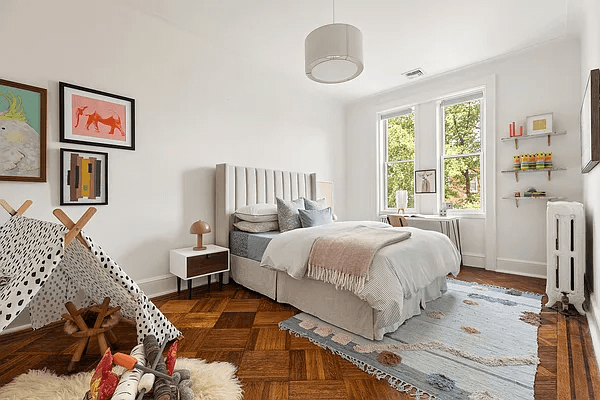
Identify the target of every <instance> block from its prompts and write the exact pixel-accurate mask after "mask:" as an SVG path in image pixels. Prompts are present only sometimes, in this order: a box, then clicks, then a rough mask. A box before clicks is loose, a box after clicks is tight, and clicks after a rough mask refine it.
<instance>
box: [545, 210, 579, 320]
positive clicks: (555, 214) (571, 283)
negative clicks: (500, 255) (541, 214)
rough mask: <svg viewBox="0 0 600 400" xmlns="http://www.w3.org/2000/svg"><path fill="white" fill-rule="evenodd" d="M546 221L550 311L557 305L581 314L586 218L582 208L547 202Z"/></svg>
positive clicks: (547, 282) (547, 283)
mask: <svg viewBox="0 0 600 400" xmlns="http://www.w3.org/2000/svg"><path fill="white" fill-rule="evenodd" d="M546 219H547V227H548V228H547V243H546V247H547V250H546V251H547V253H546V255H547V261H546V265H547V280H546V293H547V294H548V303H547V304H546V307H552V306H553V305H554V304H555V303H556V302H557V301H559V302H561V304H562V307H563V309H566V308H567V307H568V305H569V303H570V304H573V305H574V306H575V308H576V309H577V311H579V313H580V314H583V313H584V311H583V306H582V305H583V301H584V290H583V277H584V273H585V218H584V213H583V204H581V203H576V202H566V201H557V202H549V203H548V208H547V212H546Z"/></svg>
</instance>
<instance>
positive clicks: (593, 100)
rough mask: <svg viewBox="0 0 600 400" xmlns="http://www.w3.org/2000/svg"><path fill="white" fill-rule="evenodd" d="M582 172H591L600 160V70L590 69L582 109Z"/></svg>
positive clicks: (580, 121)
mask: <svg viewBox="0 0 600 400" xmlns="http://www.w3.org/2000/svg"><path fill="white" fill-rule="evenodd" d="M579 132H580V135H581V173H582V174H586V173H588V172H590V171H591V170H592V169H593V168H594V167H595V166H596V164H598V162H600V70H599V69H594V70H592V71H590V76H589V78H588V81H587V85H586V88H585V93H584V95H583V102H582V104H581V111H580V113H579Z"/></svg>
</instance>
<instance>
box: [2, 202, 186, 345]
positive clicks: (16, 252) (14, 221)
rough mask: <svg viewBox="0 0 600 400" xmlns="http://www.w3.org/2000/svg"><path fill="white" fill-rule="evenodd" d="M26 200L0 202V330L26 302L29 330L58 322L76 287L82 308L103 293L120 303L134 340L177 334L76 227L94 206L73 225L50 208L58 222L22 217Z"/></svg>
mask: <svg viewBox="0 0 600 400" xmlns="http://www.w3.org/2000/svg"><path fill="white" fill-rule="evenodd" d="M28 204H31V203H30V202H29V203H27V202H26V203H25V204H24V205H23V206H22V207H21V208H20V209H19V210H17V211H15V210H14V209H12V207H10V206H9V205H8V204H7V203H6V202H4V201H0V205H2V206H3V207H4V208H5V209H7V211H9V213H10V214H12V216H11V217H10V218H9V220H8V221H7V222H6V223H5V224H4V225H3V226H2V227H0V330H4V329H5V328H6V327H7V326H8V325H9V324H10V323H11V322H12V321H13V320H14V319H15V318H16V317H17V316H18V315H19V314H20V313H21V312H22V311H23V309H24V308H25V307H26V306H29V311H30V317H31V325H32V327H33V328H34V329H37V328H40V327H42V326H45V325H47V324H49V323H51V322H54V321H57V320H60V318H61V314H62V313H64V312H65V308H64V305H65V303H66V302H68V301H74V299H75V298H76V294H77V293H78V292H79V291H80V290H82V291H83V292H84V293H85V294H86V296H87V298H86V299H85V300H84V302H83V304H81V305H82V306H87V305H90V304H94V303H96V304H100V303H102V301H103V300H104V298H105V297H110V303H111V304H110V305H111V306H113V307H114V306H121V314H122V315H123V316H125V317H127V318H129V319H131V320H134V321H136V325H137V338H138V343H142V341H143V339H144V337H146V336H147V335H150V334H152V335H154V336H156V338H157V340H158V342H159V343H163V342H164V341H165V340H166V341H168V340H172V339H175V338H177V337H179V336H181V332H179V331H178V330H177V328H175V327H174V326H173V324H171V322H169V320H168V319H167V318H166V317H165V316H164V315H163V314H162V313H161V312H160V311H159V310H158V308H156V306H155V305H154V304H152V302H151V301H150V300H149V299H148V297H146V295H145V294H144V292H142V290H141V289H140V288H139V287H138V285H137V284H136V283H135V282H134V281H133V279H131V278H130V277H129V276H128V275H127V274H126V273H125V272H124V271H123V270H122V269H121V268H120V267H119V265H118V264H117V263H116V261H115V260H113V259H112V258H110V257H109V256H108V255H107V254H106V253H105V252H104V251H103V250H102V248H101V247H100V246H98V245H97V244H96V243H94V241H93V240H92V239H91V238H90V237H89V236H88V235H86V234H85V233H83V232H82V231H81V228H82V227H83V225H85V223H87V221H88V220H89V219H90V218H91V217H92V215H93V214H94V212H95V209H94V208H90V209H88V211H87V212H86V213H85V214H84V215H83V217H82V218H81V219H80V220H79V221H78V222H77V223H74V222H73V221H71V219H69V217H67V216H66V214H64V213H63V212H62V211H61V210H55V212H54V215H56V216H57V217H58V218H59V220H61V222H62V223H63V225H64V226H63V225H60V224H56V223H51V222H45V221H39V220H36V219H32V218H27V217H25V216H23V215H22V214H23V212H24V211H25V210H26V209H27V207H28ZM75 238H77V240H73V239H75Z"/></svg>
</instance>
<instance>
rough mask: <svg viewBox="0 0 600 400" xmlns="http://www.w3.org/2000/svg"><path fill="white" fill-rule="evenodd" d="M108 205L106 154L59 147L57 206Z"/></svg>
mask: <svg viewBox="0 0 600 400" xmlns="http://www.w3.org/2000/svg"><path fill="white" fill-rule="evenodd" d="M80 204H81V205H90V204H96V205H102V204H108V153H97V152H95V151H83V150H69V149H60V205H61V206H70V205H80Z"/></svg>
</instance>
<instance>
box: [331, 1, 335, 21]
mask: <svg viewBox="0 0 600 400" xmlns="http://www.w3.org/2000/svg"><path fill="white" fill-rule="evenodd" d="M331 3H332V7H331V8H332V10H333V21H332V22H331V23H332V24H335V0H331Z"/></svg>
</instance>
